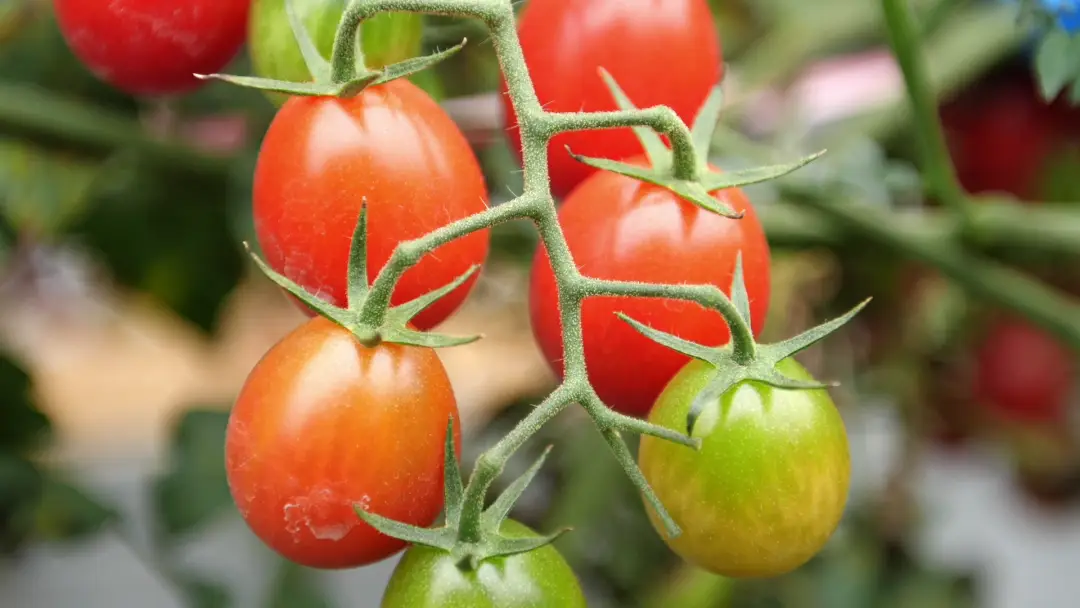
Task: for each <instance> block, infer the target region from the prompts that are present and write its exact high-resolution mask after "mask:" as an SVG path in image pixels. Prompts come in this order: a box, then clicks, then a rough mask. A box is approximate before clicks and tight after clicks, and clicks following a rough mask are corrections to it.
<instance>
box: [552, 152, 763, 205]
mask: <svg viewBox="0 0 1080 608" xmlns="http://www.w3.org/2000/svg"><path fill="white" fill-rule="evenodd" d="M566 151H567V152H568V153H569V154H570V156H571V157H572V158H573V159H574V160H576V161H578V162H580V163H584V164H586V165H588V166H590V167H593V168H595V169H600V170H602V171H610V172H612V173H618V174H619V175H625V176H626V177H629V178H633V179H636V180H638V181H642V182H646V183H649V184H653V185H654V186H660V187H661V188H666V189H668V190H670V191H672V192H674V193H675V194H676V195H678V196H679V197H680V198H682V199H684V200H686V201H688V202H690V203H693V204H695V205H697V206H698V207H701V208H702V209H705V210H706V211H711V212H713V213H715V214H717V215H722V216H724V217H729V218H732V219H741V218H742V216H743V215H744V214H743V213H737V212H736V211H735V210H734V209H732V208H731V207H729V206H728V205H727V204H725V203H723V202H721V201H719V200H717V199H715V198H713V196H712V195H711V194H709V191H708V190H707V189H706V188H705V187H704V186H703V185H702V184H701V183H700V182H693V181H687V180H682V179H675V178H674V177H672V176H671V171H670V170H665V171H659V170H657V169H655V168H652V167H642V166H640V165H631V164H628V163H624V162H620V161H616V160H609V159H606V158H592V157H588V156H582V155H580V154H575V153H574V151H573V150H571V149H570V146H566ZM758 181H760V180H758Z"/></svg>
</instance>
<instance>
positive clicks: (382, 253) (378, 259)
mask: <svg viewBox="0 0 1080 608" xmlns="http://www.w3.org/2000/svg"><path fill="white" fill-rule="evenodd" d="M365 197H366V198H367V204H368V243H367V244H368V276H369V279H371V280H374V279H375V276H376V274H377V273H378V272H379V270H380V269H382V267H383V266H384V265H385V264H386V262H387V260H389V259H390V255H391V254H392V253H393V251H394V247H396V246H397V244H398V243H399V242H401V241H405V240H409V239H413V238H417V237H420V236H423V235H425V234H427V233H428V232H430V231H432V230H435V229H437V228H440V227H442V226H445V225H446V224H449V223H451V222H453V221H455V220H459V219H461V218H464V217H467V216H469V215H472V214H473V213H477V212H480V211H483V210H484V209H485V208H486V202H485V201H486V199H487V187H486V185H485V183H484V176H483V174H482V173H481V171H480V164H479V163H478V162H477V160H476V156H475V155H474V154H473V152H472V149H471V148H469V144H468V142H467V141H466V140H465V136H464V135H462V134H461V131H460V130H458V128H457V126H456V125H455V124H454V122H453V120H451V119H450V117H449V116H448V115H447V114H446V112H444V111H443V110H442V108H440V107H439V105H438V104H436V103H435V102H434V101H433V100H432V99H431V98H430V97H428V95H427V93H424V92H423V91H422V90H420V89H419V88H417V87H416V85H413V84H411V83H409V82H408V81H406V80H394V81H391V82H389V83H387V84H385V85H381V86H377V87H372V88H369V89H366V90H365V91H364V92H363V93H361V94H360V95H358V96H356V97H353V98H349V99H337V98H333V97H293V98H292V99H290V100H289V101H288V102H286V104H285V105H284V106H283V107H282V108H281V110H279V111H278V113H277V116H276V117H275V118H274V121H273V123H271V125H270V129H269V131H267V133H266V137H265V138H264V139H263V143H262V149H261V150H260V152H259V160H258V164H257V165H256V168H255V183H254V192H253V198H254V212H255V231H256V234H257V235H258V238H259V244H260V245H261V247H262V250H263V253H264V255H265V256H266V261H267V263H269V264H270V266H271V267H273V268H274V269H275V270H277V271H278V272H281V273H282V274H285V275H286V276H288V277H289V278H291V279H292V280H294V281H296V282H297V283H299V284H300V285H303V286H304V287H305V288H307V289H308V290H310V291H312V292H313V293H315V294H317V295H319V296H320V297H322V298H324V299H326V300H329V301H331V302H333V303H334V304H337V305H339V306H340V305H344V304H345V302H346V271H347V268H348V262H349V246H350V242H351V240H352V235H353V232H354V230H355V229H356V221H357V218H358V217H359V215H360V205H361V202H362V200H363V199H364V198H365ZM487 252H488V231H487V230H484V231H481V232H476V233H473V234H470V235H469V236H466V237H464V238H461V239H458V240H455V241H453V242H451V243H448V244H446V245H443V246H442V247H440V248H439V249H437V250H436V251H435V252H433V253H432V254H429V255H427V256H425V257H424V258H423V260H421V262H420V263H419V264H417V265H416V266H414V267H413V268H410V269H409V271H408V272H406V273H405V275H404V276H403V277H402V279H401V281H400V282H399V283H398V285H397V289H396V290H395V291H394V297H393V303H395V304H401V303H404V302H407V301H409V300H411V299H413V298H416V297H418V296H421V295H423V294H425V293H427V292H429V291H431V290H433V289H437V288H439V287H442V286H444V285H446V284H447V283H450V282H451V281H453V280H454V279H455V278H457V277H458V276H459V275H461V274H462V273H464V272H466V271H467V270H468V269H469V268H470V267H471V266H472V265H474V264H482V263H483V262H484V258H486V257H487ZM475 281H476V277H475V276H473V277H472V278H470V279H469V281H468V282H466V283H465V284H464V285H462V286H460V287H458V288H457V289H456V290H454V291H453V292H451V293H450V294H448V295H447V296H446V297H444V298H442V299H441V300H439V301H438V302H436V303H435V304H433V305H432V306H431V307H430V308H428V309H427V310H425V311H424V312H422V313H420V315H418V316H417V317H416V318H415V319H413V323H414V325H416V327H417V328H419V329H422V330H426V329H430V328H431V327H434V326H435V325H437V324H438V323H439V322H441V321H442V320H443V319H445V318H446V317H448V316H450V314H451V313H452V312H454V310H456V309H457V307H458V306H460V305H461V303H462V302H463V301H464V300H465V297H466V296H467V295H468V293H469V290H470V289H472V286H473V284H474V283H475Z"/></svg>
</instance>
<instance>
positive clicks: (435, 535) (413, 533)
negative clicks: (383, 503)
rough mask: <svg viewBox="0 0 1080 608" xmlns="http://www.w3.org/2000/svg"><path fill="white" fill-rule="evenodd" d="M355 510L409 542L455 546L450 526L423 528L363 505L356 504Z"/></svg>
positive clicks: (382, 529) (387, 532)
mask: <svg viewBox="0 0 1080 608" xmlns="http://www.w3.org/2000/svg"><path fill="white" fill-rule="evenodd" d="M353 510H354V511H356V514H357V515H358V516H360V519H362V520H364V523H366V524H367V525H369V526H371V527H372V528H375V529H376V530H378V531H379V532H381V533H383V534H385V535H387V536H389V537H392V538H396V539H399V540H403V541H405V542H407V543H412V544H414V545H424V546H425V547H435V548H438V549H442V550H444V551H450V550H452V549H453V548H454V541H455V535H454V532H453V530H451V529H450V528H421V527H420V526H414V525H412V524H406V523H402V522H400V521H394V520H392V519H390V518H388V517H383V516H382V515H377V514H375V513H372V512H370V511H368V510H366V509H364V507H363V506H361V505H354V507H353Z"/></svg>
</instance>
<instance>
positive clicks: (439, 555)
mask: <svg viewBox="0 0 1080 608" xmlns="http://www.w3.org/2000/svg"><path fill="white" fill-rule="evenodd" d="M501 531H502V533H503V534H505V535H507V536H510V537H523V536H532V535H534V534H535V533H534V532H533V531H532V530H530V529H529V528H528V527H526V526H524V525H523V524H520V523H518V522H516V521H513V520H506V521H505V522H503V525H502V528H501ZM382 608H586V605H585V596H584V595H583V594H582V593H581V586H580V585H579V584H578V580H577V577H576V576H574V572H573V570H571V569H570V566H569V564H567V563H566V560H564V559H563V557H562V555H560V554H559V552H558V551H556V550H555V548H554V547H552V546H551V545H545V546H543V547H541V548H539V549H535V550H533V551H529V552H527V553H518V554H516V555H511V556H508V557H496V558H491V559H487V560H484V561H483V562H481V563H480V567H479V568H477V569H476V570H462V569H461V568H459V567H458V565H457V564H456V563H455V560H454V559H453V558H452V557H451V556H450V554H449V553H447V552H446V551H443V550H441V549H435V548H432V547H425V546H421V545H413V546H412V547H410V548H409V550H408V551H406V552H405V555H404V556H403V557H402V558H401V561H400V562H399V563H398V565H397V568H396V569H395V570H394V574H393V576H392V577H391V578H390V584H389V585H388V586H387V588H386V593H385V594H384V595H383V600H382Z"/></svg>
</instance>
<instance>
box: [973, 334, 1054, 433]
mask: <svg viewBox="0 0 1080 608" xmlns="http://www.w3.org/2000/svg"><path fill="white" fill-rule="evenodd" d="M1073 374H1074V363H1073V356H1072V353H1071V352H1070V351H1069V350H1068V349H1067V348H1066V347H1065V345H1063V344H1061V343H1060V342H1059V341H1058V340H1057V339H1055V338H1054V336H1052V335H1051V334H1049V333H1047V332H1045V331H1043V330H1042V329H1039V328H1038V327H1035V326H1033V325H1031V324H1030V323H1028V322H1026V321H1023V320H1022V319H1017V318H1011V317H1010V318H1005V319H1002V320H999V321H997V322H995V323H994V324H993V325H992V326H991V327H990V328H989V330H988V331H987V333H986V335H985V336H984V337H983V339H982V341H981V343H980V344H979V345H978V347H977V350H976V353H975V389H974V390H975V395H976V397H977V398H978V399H979V400H980V401H981V402H983V403H985V404H987V405H990V406H992V407H994V408H995V409H996V410H997V411H998V413H1000V414H1001V415H1003V416H1006V417H1008V418H1011V419H1018V420H1030V421H1049V422H1056V421H1059V420H1061V419H1062V417H1063V416H1064V413H1065V408H1066V407H1067V406H1068V400H1069V394H1070V392H1071V391H1072V384H1073Z"/></svg>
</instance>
